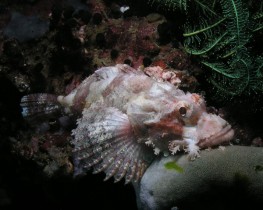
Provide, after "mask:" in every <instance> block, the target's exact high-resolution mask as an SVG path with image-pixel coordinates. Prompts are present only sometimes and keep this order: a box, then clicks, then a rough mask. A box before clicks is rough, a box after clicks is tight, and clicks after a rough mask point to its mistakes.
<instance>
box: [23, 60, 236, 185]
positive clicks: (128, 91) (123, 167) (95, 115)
mask: <svg viewBox="0 0 263 210" xmlns="http://www.w3.org/2000/svg"><path fill="white" fill-rule="evenodd" d="M21 106H22V108H23V115H24V116H25V117H30V116H35V115H36V114H37V113H38V114H39V113H41V114H43V113H46V114H50V113H53V112H55V111H57V110H58V109H59V108H60V107H64V109H65V111H66V112H68V113H71V114H74V115H75V116H79V119H78V120H77V127H76V129H74V130H73V131H72V136H73V141H72V143H73V145H74V150H73V158H74V168H75V173H76V174H78V173H83V172H86V171H87V170H89V169H90V168H93V170H94V173H98V172H102V171H104V172H105V173H106V178H105V180H107V179H109V178H110V177H114V178H115V181H119V180H121V179H122V178H125V180H126V183H128V182H130V181H138V180H140V178H141V177H142V175H143V173H144V171H145V170H146V168H147V167H148V165H149V164H150V162H151V161H152V158H153V156H154V155H158V154H159V153H162V154H164V155H169V154H173V155H174V154H175V153H177V152H178V151H185V152H187V153H189V157H190V158H191V159H193V158H195V157H198V156H199V150H200V149H204V148H209V147H213V146H216V145H220V144H221V143H224V142H228V141H230V140H231V139H232V137H233V135H234V132H233V130H232V128H231V126H230V125H229V124H228V123H227V122H226V121H225V120H224V119H222V118H221V117H219V116H217V115H214V114H209V113H207V111H206V105H205V101H204V99H203V98H202V97H201V96H200V95H198V94H195V93H193V94H192V93H189V92H187V93H184V92H183V91H182V90H180V89H178V88H176V87H175V86H174V85H172V84H171V83H169V82H165V81H156V80H155V79H153V78H151V77H149V76H147V75H146V74H145V73H144V72H143V71H140V70H135V69H133V68H131V67H130V66H128V65H121V64H119V65H116V66H112V67H103V68H100V69H98V70H97V71H96V72H95V73H94V74H93V75H91V76H90V77H88V78H87V79H85V80H84V81H83V82H82V83H81V84H80V85H79V86H78V87H77V88H76V89H74V90H73V91H72V92H71V93H70V94H69V95H67V96H58V97H55V96H53V95H50V94H32V95H28V96H24V97H23V98H22V101H21Z"/></svg>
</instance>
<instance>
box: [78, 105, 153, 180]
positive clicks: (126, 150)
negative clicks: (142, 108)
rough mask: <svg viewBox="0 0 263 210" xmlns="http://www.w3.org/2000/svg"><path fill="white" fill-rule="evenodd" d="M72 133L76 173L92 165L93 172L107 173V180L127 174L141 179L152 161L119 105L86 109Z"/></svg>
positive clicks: (120, 177) (132, 177)
mask: <svg viewBox="0 0 263 210" xmlns="http://www.w3.org/2000/svg"><path fill="white" fill-rule="evenodd" d="M73 135H74V140H73V144H74V146H75V149H74V152H73V156H74V159H75V163H76V164H75V172H76V174H78V173H81V172H85V171H86V170H89V169H90V168H91V167H93V169H94V173H99V172H101V171H104V172H105V173H106V178H105V180H107V179H109V178H111V177H112V176H114V178H115V181H119V180H121V179H122V178H123V177H125V178H126V183H128V182H130V181H138V180H139V179H140V178H141V177H142V175H143V173H144V171H145V169H146V168H147V166H148V164H149V161H148V159H149V158H148V156H149V154H148V153H149V152H150V153H152V152H151V151H150V150H149V148H147V147H146V145H144V144H139V143H138V142H137V141H136V139H135V137H134V134H133V130H132V127H131V125H130V122H129V119H128V117H127V115H126V114H124V113H122V112H121V111H119V110H118V109H116V108H113V107H108V108H106V107H101V106H98V105H96V104H94V105H93V106H92V107H90V108H89V109H85V110H84V111H83V116H82V118H80V119H79V120H78V126H77V128H76V129H75V130H73ZM146 159H147V160H146Z"/></svg>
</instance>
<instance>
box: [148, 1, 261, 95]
mask: <svg viewBox="0 0 263 210" xmlns="http://www.w3.org/2000/svg"><path fill="white" fill-rule="evenodd" d="M148 2H149V3H150V4H152V5H154V6H158V7H163V8H167V9H169V10H172V11H176V10H181V12H183V13H185V14H186V17H187V18H186V22H185V25H184V30H185V32H184V33H183V37H184V48H185V50H186V52H188V53H189V54H191V55H193V56H196V57H198V59H199V61H200V63H201V64H202V65H203V66H205V68H207V69H210V70H211V71H210V76H209V77H208V80H209V81H210V82H211V84H213V86H214V87H215V88H216V89H217V90H218V91H217V92H218V93H220V94H221V95H223V96H228V98H234V97H235V96H241V95H243V94H246V95H247V94H250V93H255V94H260V95H262V94H263V56H262V53H259V54H252V50H251V49H250V48H251V42H252V41H253V39H254V36H255V34H257V35H258V36H263V2H262V1H259V2H258V1H257V2H253V0H247V1H242V0H191V1H190V0H148ZM253 3H254V4H255V3H256V4H257V8H256V9H255V8H253V10H252V9H251V8H249V7H248V4H253ZM190 11H191V12H190ZM261 52H262V51H261Z"/></svg>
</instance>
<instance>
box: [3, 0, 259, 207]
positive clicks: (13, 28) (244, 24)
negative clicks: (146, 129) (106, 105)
mask: <svg viewBox="0 0 263 210" xmlns="http://www.w3.org/2000/svg"><path fill="white" fill-rule="evenodd" d="M262 44H263V2H262V1H257V0H194V1H188V0H183V1H179V0H24V1H21V0H1V1H0V165H1V169H0V209H21V208H27V209H102V208H107V209H179V210H183V209H211V208H213V209H255V208H256V206H257V205H262V204H263V191H262V189H263V153H262V147H263V127H262V119H263V105H262V104H263V103H262V102H263V101H262V99H263V51H262ZM117 64H127V65H128V66H131V67H132V68H133V69H139V70H142V71H144V72H145V74H146V75H148V76H150V77H154V78H155V79H157V80H158V82H168V83H169V84H172V85H174V86H175V87H176V88H178V89H180V90H182V91H184V92H185V93H187V92H190V93H196V94H198V95H199V96H200V97H201V98H204V100H205V103H206V106H207V112H208V113H211V114H214V115H218V116H220V117H222V119H225V120H226V121H227V122H228V123H229V124H230V125H231V126H232V128H233V130H234V132H235V135H234V137H233V138H232V139H231V141H230V142H229V143H227V144H222V145H220V146H219V147H218V146H216V147H213V148H212V149H211V150H212V151H207V149H202V151H201V152H200V156H201V157H200V158H197V159H196V160H194V161H189V160H188V159H187V155H185V154H184V150H182V148H181V151H179V152H178V153H179V154H175V155H174V156H169V157H168V159H166V158H165V157H163V154H160V155H159V156H156V157H155V158H154V160H153V162H152V163H151V164H150V166H149V169H145V170H146V172H145V174H144V175H143V174H142V179H141V180H139V182H136V183H132V184H126V185H125V180H123V179H122V180H120V181H119V182H117V183H114V179H113V178H111V179H110V180H108V181H106V182H104V181H103V179H104V178H105V174H104V173H99V174H96V175H94V174H93V173H92V170H91V171H88V172H87V173H85V174H84V175H83V174H82V175H81V176H74V169H75V170H76V166H75V163H74V157H73V155H72V154H73V147H74V145H73V144H72V135H71V131H72V129H75V128H76V126H77V125H76V118H78V117H76V116H74V117H72V116H71V115H66V114H65V113H63V114H62V115H61V113H60V112H59V113H55V114H54V113H53V112H52V114H50V115H45V116H44V117H43V118H41V119H39V117H37V119H30V120H28V119H25V118H24V117H23V114H24V113H23V112H24V111H25V110H24V109H23V106H21V105H20V103H21V99H22V97H23V96H25V95H28V94H35V93H50V94H54V95H68V94H70V93H71V92H72V91H73V90H74V89H75V88H77V87H78V86H79V85H80V84H81V82H82V81H83V80H84V79H85V78H87V77H88V76H90V75H92V74H94V72H95V71H96V70H97V69H100V68H101V67H108V66H115V65H117ZM156 66H159V67H160V69H161V70H160V69H159V70H160V71H162V72H161V74H160V72H159V70H158V71H150V70H149V69H151V68H152V67H156ZM147 68H148V70H149V71H147ZM152 69H153V68H152ZM167 72H168V73H167ZM160 75H161V76H160ZM36 103H38V104H39V105H40V106H41V103H40V101H36ZM42 105H43V104H42ZM55 105H56V103H55ZM55 105H54V104H52V103H50V104H49V105H48V106H47V107H44V109H45V111H47V112H49V111H50V109H52V108H53V107H54V106H55ZM42 111H43V110H42ZM181 114H182V115H185V110H183V111H182V109H181ZM41 117H42V115H41ZM183 124H187V123H186V122H183ZM158 125H159V124H158ZM158 128H159V127H158ZM76 130H77V129H76ZM153 147H154V146H153ZM184 149H185V148H184ZM208 150H210V148H209V149H208ZM154 153H159V151H157V150H154ZM140 178H141V177H140Z"/></svg>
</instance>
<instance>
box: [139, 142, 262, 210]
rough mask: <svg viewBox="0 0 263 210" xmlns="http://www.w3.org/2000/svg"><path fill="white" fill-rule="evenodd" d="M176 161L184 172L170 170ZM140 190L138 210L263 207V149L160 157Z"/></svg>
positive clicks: (142, 182) (230, 147)
mask: <svg viewBox="0 0 263 210" xmlns="http://www.w3.org/2000/svg"><path fill="white" fill-rule="evenodd" d="M171 161H175V162H176V164H177V165H178V166H180V167H181V168H182V170H175V169H167V168H166V167H165V164H166V163H167V162H171ZM135 188H136V191H137V199H138V207H139V209H151V210H154V209H158V210H159V209H171V208H173V207H175V206H177V207H178V209H179V210H181V209H209V208H210V209H211V208H213V209H252V208H253V207H255V206H254V205H256V204H260V205H261V206H262V204H263V149H262V148H258V147H245V146H228V147H226V148H225V150H219V149H215V150H212V151H202V152H201V157H200V158H199V159H196V160H195V161H189V160H188V159H187V156H186V155H182V156H173V157H167V158H165V157H164V158H161V159H159V160H156V161H155V162H153V164H152V165H151V166H150V167H149V168H148V170H147V171H146V173H145V174H144V176H143V178H142V180H141V183H140V184H139V187H138V186H137V187H135Z"/></svg>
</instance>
